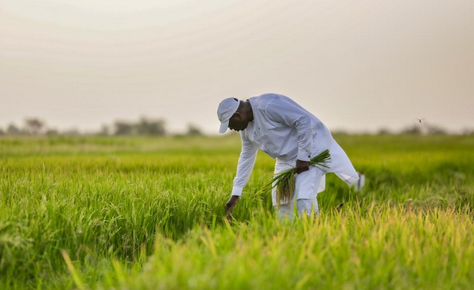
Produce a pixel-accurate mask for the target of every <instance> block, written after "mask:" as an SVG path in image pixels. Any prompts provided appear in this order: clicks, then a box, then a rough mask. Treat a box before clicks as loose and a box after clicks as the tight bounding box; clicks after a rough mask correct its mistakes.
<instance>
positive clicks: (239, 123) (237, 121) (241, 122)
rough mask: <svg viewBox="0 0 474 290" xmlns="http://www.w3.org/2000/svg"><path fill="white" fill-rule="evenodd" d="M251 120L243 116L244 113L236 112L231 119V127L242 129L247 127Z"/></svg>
mask: <svg viewBox="0 0 474 290" xmlns="http://www.w3.org/2000/svg"><path fill="white" fill-rule="evenodd" d="M248 124H249V122H248V121H247V120H245V118H243V115H242V114H241V113H240V112H235V114H234V115H233V116H232V117H231V118H230V119H229V129H231V130H234V131H242V130H244V129H245V128H247V126H248Z"/></svg>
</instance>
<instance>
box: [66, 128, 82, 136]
mask: <svg viewBox="0 0 474 290" xmlns="http://www.w3.org/2000/svg"><path fill="white" fill-rule="evenodd" d="M63 135H67V136H78V135H81V132H79V130H77V129H76V128H71V129H68V130H66V131H64V132H63Z"/></svg>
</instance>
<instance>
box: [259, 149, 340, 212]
mask: <svg viewBox="0 0 474 290" xmlns="http://www.w3.org/2000/svg"><path fill="white" fill-rule="evenodd" d="M330 160H331V154H330V153H329V150H328V149H326V150H325V151H323V152H321V153H320V154H318V155H317V156H316V157H314V158H312V159H311V160H310V166H314V167H317V168H319V169H321V170H323V171H326V169H328V168H329V166H328V164H327V163H328V162H329V161H330ZM296 173H297V172H296V167H293V168H291V169H288V170H285V171H282V172H280V173H279V174H277V175H276V176H274V177H273V179H272V181H271V182H270V183H269V184H267V185H266V186H265V187H264V189H263V190H271V189H272V188H274V187H276V189H277V190H276V192H277V204H280V202H281V201H290V200H291V199H293V196H294V194H295V182H296V178H295V174H296Z"/></svg>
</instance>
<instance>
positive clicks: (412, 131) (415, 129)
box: [400, 125, 423, 135]
mask: <svg viewBox="0 0 474 290" xmlns="http://www.w3.org/2000/svg"><path fill="white" fill-rule="evenodd" d="M400 133H401V134H408V135H421V133H423V132H422V130H421V128H420V126H417V125H413V126H411V127H407V128H405V129H403V130H402V131H401V132H400Z"/></svg>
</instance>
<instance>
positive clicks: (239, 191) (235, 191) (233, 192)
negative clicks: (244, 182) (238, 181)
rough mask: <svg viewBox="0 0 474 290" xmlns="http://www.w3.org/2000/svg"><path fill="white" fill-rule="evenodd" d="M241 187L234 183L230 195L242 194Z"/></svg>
mask: <svg viewBox="0 0 474 290" xmlns="http://www.w3.org/2000/svg"><path fill="white" fill-rule="evenodd" d="M242 190H243V188H242V187H238V186H235V185H234V188H232V195H237V196H242Z"/></svg>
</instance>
